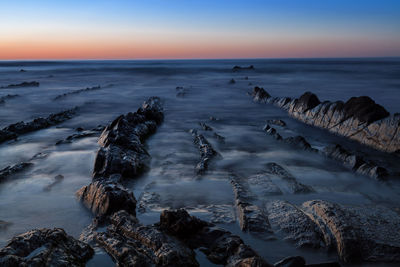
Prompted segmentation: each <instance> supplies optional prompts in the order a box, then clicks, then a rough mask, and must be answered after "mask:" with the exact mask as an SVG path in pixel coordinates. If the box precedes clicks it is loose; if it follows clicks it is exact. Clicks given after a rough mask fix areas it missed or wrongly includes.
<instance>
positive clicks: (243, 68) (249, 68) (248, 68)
mask: <svg viewBox="0 0 400 267" xmlns="http://www.w3.org/2000/svg"><path fill="white" fill-rule="evenodd" d="M232 70H233V71H240V70H254V66H253V65H250V66H248V67H241V66H237V65H236V66H234V67H233V68H232Z"/></svg>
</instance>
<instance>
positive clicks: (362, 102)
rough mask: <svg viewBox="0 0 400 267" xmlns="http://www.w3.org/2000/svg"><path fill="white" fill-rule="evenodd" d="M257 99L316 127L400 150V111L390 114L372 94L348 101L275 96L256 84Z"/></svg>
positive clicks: (302, 96) (304, 95) (384, 147)
mask: <svg viewBox="0 0 400 267" xmlns="http://www.w3.org/2000/svg"><path fill="white" fill-rule="evenodd" d="M252 96H253V99H254V101H257V102H263V103H271V104H274V105H276V106H278V107H280V108H282V109H284V110H286V111H287V112H288V113H289V115H290V116H292V117H294V118H296V119H298V120H300V121H302V122H304V123H307V124H309V125H313V126H316V127H320V128H324V129H327V130H328V131H330V132H332V133H335V134H339V135H342V136H345V137H347V138H350V139H352V140H356V141H358V142H360V143H362V144H364V145H367V146H371V147H373V148H375V149H378V150H382V151H385V152H390V153H393V152H396V153H399V152H400V114H399V113H395V114H393V115H390V114H389V112H387V111H386V109H385V108H384V107H382V106H381V105H379V104H376V103H375V101H374V100H372V99H371V98H370V97H368V96H360V97H352V98H350V99H349V100H348V101H347V102H345V103H344V102H342V101H336V102H330V101H324V102H321V101H320V100H319V99H318V97H317V96H316V95H315V94H313V93H311V92H306V93H304V94H303V95H301V96H300V98H294V99H292V98H289V97H271V96H270V95H269V94H268V93H267V92H266V91H265V90H264V89H263V88H259V87H255V88H254V90H253V94H252Z"/></svg>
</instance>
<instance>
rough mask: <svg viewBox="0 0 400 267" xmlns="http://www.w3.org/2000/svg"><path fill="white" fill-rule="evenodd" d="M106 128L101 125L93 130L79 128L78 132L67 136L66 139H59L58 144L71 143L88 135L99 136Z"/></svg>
mask: <svg viewBox="0 0 400 267" xmlns="http://www.w3.org/2000/svg"><path fill="white" fill-rule="evenodd" d="M103 130H104V127H102V126H99V127H97V128H94V129H92V130H83V129H82V128H78V129H77V131H78V133H75V134H72V135H70V136H68V137H67V138H65V139H64V140H59V141H57V143H56V145H61V144H70V143H72V142H73V141H76V140H79V139H82V138H86V137H93V136H98V135H100V133H101V132H102V131H103Z"/></svg>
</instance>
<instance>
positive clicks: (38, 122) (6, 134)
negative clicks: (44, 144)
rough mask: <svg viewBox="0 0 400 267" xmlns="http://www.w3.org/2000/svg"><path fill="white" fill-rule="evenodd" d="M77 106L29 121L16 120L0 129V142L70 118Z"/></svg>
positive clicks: (74, 113)
mask: <svg viewBox="0 0 400 267" xmlns="http://www.w3.org/2000/svg"><path fill="white" fill-rule="evenodd" d="M77 109H78V108H74V109H69V110H65V111H62V112H59V113H55V114H51V115H49V116H48V117H47V118H36V119H34V120H33V121H30V122H23V121H21V122H18V123H14V124H11V125H9V126H7V127H5V128H3V129H2V130H0V143H2V142H5V141H8V140H13V139H16V138H18V136H19V135H21V134H26V133H30V132H34V131H37V130H41V129H45V128H48V127H51V126H54V125H56V124H59V123H62V122H64V121H67V120H69V119H71V118H72V117H73V116H74V115H76V112H77Z"/></svg>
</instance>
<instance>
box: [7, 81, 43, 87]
mask: <svg viewBox="0 0 400 267" xmlns="http://www.w3.org/2000/svg"><path fill="white" fill-rule="evenodd" d="M20 87H39V83H38V82H35V81H33V82H22V83H18V84H9V85H7V86H1V87H0V89H12V88H20Z"/></svg>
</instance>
